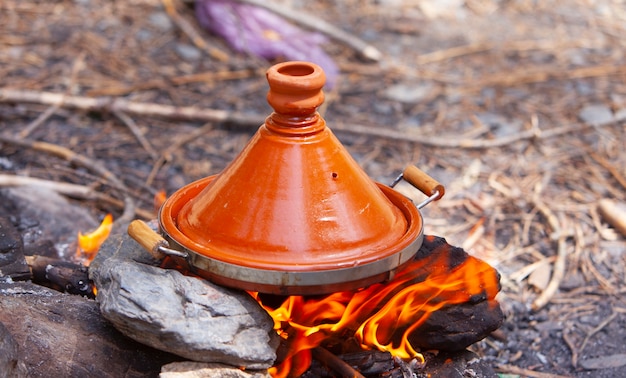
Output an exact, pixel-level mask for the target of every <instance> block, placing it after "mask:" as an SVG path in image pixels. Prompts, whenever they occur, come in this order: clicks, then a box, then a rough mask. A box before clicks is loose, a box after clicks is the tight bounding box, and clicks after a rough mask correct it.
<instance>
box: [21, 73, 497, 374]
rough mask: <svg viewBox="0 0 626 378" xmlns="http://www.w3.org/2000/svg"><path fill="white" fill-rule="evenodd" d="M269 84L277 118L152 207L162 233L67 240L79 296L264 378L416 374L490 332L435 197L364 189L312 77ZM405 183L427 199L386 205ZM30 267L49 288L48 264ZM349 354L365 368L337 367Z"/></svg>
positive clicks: (151, 229) (481, 287)
mask: <svg viewBox="0 0 626 378" xmlns="http://www.w3.org/2000/svg"><path fill="white" fill-rule="evenodd" d="M268 81H269V83H270V92H269V94H268V101H269V103H270V105H272V107H273V108H274V110H275V112H274V113H272V115H270V116H269V117H268V119H267V121H266V123H265V125H263V126H262V127H261V129H259V132H258V133H257V134H256V135H255V136H254V137H253V138H252V140H251V142H250V143H249V144H248V146H247V147H246V148H245V149H244V151H243V152H242V153H241V155H240V156H239V157H238V158H237V159H235V160H234V161H233V162H232V163H231V164H230V165H229V167H227V168H226V169H225V170H224V171H223V172H222V173H220V174H219V175H216V176H210V177H207V178H204V179H201V180H199V181H197V182H194V183H191V184H188V185H187V186H185V187H183V188H182V189H180V190H179V191H177V192H176V193H173V194H172V195H171V196H170V197H169V198H167V199H162V198H161V199H155V202H157V201H158V203H159V204H161V203H162V205H161V206H160V212H159V216H158V219H157V220H156V221H155V222H152V223H151V224H147V223H144V222H142V221H133V222H131V223H130V225H129V227H128V234H129V235H124V234H120V233H117V234H115V235H112V236H109V234H110V232H111V230H112V223H113V219H112V217H111V216H110V215H107V216H106V217H105V218H104V220H103V222H102V224H101V225H100V227H99V228H97V229H95V230H94V231H92V232H89V233H86V234H82V233H81V234H79V235H78V247H77V251H76V255H75V256H74V259H75V260H76V261H77V262H79V263H81V265H79V267H83V266H84V267H89V277H90V278H92V279H93V281H94V283H95V287H93V285H88V286H85V287H82V286H81V287H80V288H79V290H77V292H76V294H83V295H86V296H92V297H93V296H94V295H95V294H96V293H97V301H98V303H99V308H100V311H101V312H102V315H103V316H104V317H105V318H106V319H107V320H109V321H110V322H111V323H112V324H113V325H114V326H115V327H116V328H117V329H118V330H120V331H121V332H122V333H123V334H124V335H126V336H128V337H130V338H132V339H135V340H136V341H138V342H141V343H144V344H146V345H149V346H151V347H154V348H156V349H159V350H162V351H165V352H169V353H173V354H174V355H177V356H180V357H182V358H185V359H188V360H192V361H203V362H219V363H225V364H228V365H231V366H235V367H242V368H243V369H244V370H246V371H249V370H257V369H260V370H263V369H267V371H268V372H269V374H271V376H273V377H297V376H301V375H306V374H307V372H308V371H310V370H311V369H312V368H313V367H312V364H313V361H314V360H318V362H321V363H323V364H326V365H329V366H331V368H330V370H334V371H335V372H336V373H337V374H340V375H344V376H346V375H349V376H359V374H361V373H360V372H359V371H362V370H367V369H369V370H370V372H369V373H368V376H385V375H384V374H387V376H393V375H388V374H392V373H390V372H391V371H393V370H394V369H395V370H398V369H399V370H401V371H406V369H409V370H411V371H412V372H413V373H417V372H419V371H423V369H426V368H427V366H428V364H429V361H432V360H433V358H436V356H437V353H433V352H432V350H440V351H448V352H460V351H463V350H464V349H465V348H466V347H468V346H469V345H471V344H472V343H474V342H476V341H478V340H480V339H482V338H484V337H486V336H487V335H488V334H489V333H490V332H492V331H493V330H495V329H496V328H497V327H499V325H500V324H501V321H502V313H501V311H500V308H499V305H498V303H497V302H496V301H495V296H496V294H497V293H498V291H499V289H500V286H499V275H498V273H497V271H496V270H495V269H494V268H492V267H491V266H490V265H488V264H487V263H485V262H483V261H481V260H479V259H477V258H474V257H472V256H470V255H468V254H467V253H466V252H465V251H463V250H462V249H460V248H456V247H453V246H451V245H449V244H448V243H447V242H446V241H445V239H443V238H440V237H436V236H431V235H425V234H424V221H423V219H422V215H421V212H420V211H419V210H420V209H421V208H422V207H423V206H426V205H427V204H429V203H430V202H432V201H437V200H439V199H440V198H441V197H442V196H443V195H444V191H445V189H444V187H443V186H442V185H441V184H439V183H438V182H437V181H436V180H434V179H432V178H431V177H429V176H428V175H427V174H426V173H424V172H422V171H421V170H419V169H418V168H417V167H414V166H412V165H409V166H408V167H407V168H406V169H405V170H404V172H403V173H402V174H401V175H400V176H399V177H398V179H397V180H396V181H394V183H393V184H392V185H390V186H387V185H383V184H380V183H376V182H374V181H372V180H371V179H370V178H369V177H368V176H367V175H366V174H365V173H364V172H363V171H362V170H361V169H360V167H358V165H357V164H356V163H355V162H354V161H353V160H352V158H351V157H350V156H349V154H348V153H347V152H346V151H345V150H344V149H343V146H342V145H341V144H340V143H339V141H338V140H337V139H336V138H335V137H334V136H333V135H332V133H331V132H330V130H329V129H328V128H327V127H326V124H325V121H324V120H323V119H322V118H321V116H319V114H318V113H317V112H316V109H317V107H318V106H320V104H321V103H322V101H323V92H322V91H321V88H322V87H323V85H324V75H323V72H321V69H320V68H319V67H317V66H316V65H313V64H310V63H306V62H287V63H284V64H280V65H277V66H275V67H273V68H271V69H270V70H269V71H268ZM278 163H280V164H278ZM270 168H271V169H270ZM402 179H404V180H405V181H407V182H408V183H410V184H412V185H413V186H415V187H416V188H417V189H419V190H420V191H421V192H423V193H424V194H425V195H426V200H425V201H424V202H422V203H421V204H419V205H415V204H413V202H412V201H411V200H409V199H408V198H406V197H405V196H403V195H401V194H400V193H398V192H396V191H395V190H394V189H393V186H394V185H395V183H397V182H398V181H400V180H402ZM129 236H130V237H132V239H131V238H130V237H129ZM133 239H134V240H133ZM105 240H106V243H105V246H104V247H102V249H100V246H101V244H102V243H103V242H105ZM99 250H100V252H98V251H99ZM146 250H147V252H149V253H146ZM94 258H95V259H94ZM35 260H36V259H31V261H30V265H31V268H32V267H34V266H36V265H40V266H41V269H43V270H44V271H45V274H44V276H45V278H46V279H47V278H48V272H49V270H50V269H49V266H51V265H50V261H48V260H45V261H44V260H40V261H39V263H38V264H36V261H35ZM78 270H79V271H80V272H81V273H82V274H86V271H87V269H86V268H85V269H83V268H79V269H78ZM77 282H83V283H84V282H88V280H87V279H81V280H80V281H77ZM63 288H65V289H67V288H68V286H67V285H65V286H64V285H63V284H61V285H60V289H61V290H62V289H63ZM96 289H97V290H96ZM66 291H68V290H66ZM224 304H226V307H222V308H218V307H219V306H220V305H224ZM212 306H216V307H215V308H214V307H212ZM207 308H211V310H207ZM222 321H223V322H222ZM232 322H239V323H236V325H233V324H231V323H232ZM207 332H217V333H215V334H213V333H212V334H211V336H207V335H206V333H207ZM240 333H244V334H245V337H243V336H241V334H240ZM235 339H236V340H238V341H237V342H234V341H233V340H235ZM205 342H207V343H209V344H211V343H214V344H211V345H209V346H205V345H204V344H203V343H205ZM215 343H217V344H215ZM200 344H202V345H200ZM250 344H251V345H250ZM355 353H356V354H357V355H358V356H363V353H365V354H367V355H368V356H369V357H368V358H365V359H363V358H357V359H356V360H355V359H352V360H351V362H345V361H347V360H350V355H351V354H352V355H354V354H355ZM338 355H341V356H342V358H343V359H342V358H339V357H337V356H338ZM373 356H376V357H373ZM381 356H382V357H381ZM376 358H378V359H379V360H377V361H385V363H378V365H377V368H376V369H374V370H372V369H371V365H375V364H374V362H372V361H373V360H374V359H376ZM380 358H382V359H380ZM357 360H358V361H357ZM338 361H339V362H338ZM364 361H369V362H364ZM367 364H369V365H368V366H369V367H367V369H366V366H365V365H367ZM381 366H382V367H381ZM329 374H331V375H332V374H333V373H332V372H331V373H329ZM381 374H382V375H381ZM402 374H405V373H402ZM361 376H363V375H361Z"/></svg>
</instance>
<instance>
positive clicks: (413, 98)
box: [385, 83, 435, 104]
mask: <svg viewBox="0 0 626 378" xmlns="http://www.w3.org/2000/svg"><path fill="white" fill-rule="evenodd" d="M434 90H435V89H434V88H433V86H432V84H430V83H418V84H404V83H402V84H396V85H394V86H391V87H389V88H387V89H386V90H385V97H386V98H388V99H390V100H393V101H398V102H402V103H408V104H415V103H418V102H421V101H425V100H426V99H428V98H429V97H430V96H432V94H433V91H434Z"/></svg>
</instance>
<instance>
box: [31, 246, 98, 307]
mask: <svg viewBox="0 0 626 378" xmlns="http://www.w3.org/2000/svg"><path fill="white" fill-rule="evenodd" d="M26 262H27V263H28V266H29V267H30V271H31V274H32V280H33V282H34V283H36V284H39V285H43V286H46V287H49V288H51V289H55V290H58V291H60V292H66V293H69V294H77V295H84V296H86V297H88V298H95V296H96V293H95V287H94V285H93V282H91V280H90V279H89V272H88V269H87V267H86V266H84V265H82V264H76V263H73V262H69V261H63V260H60V259H56V258H50V257H45V256H26Z"/></svg>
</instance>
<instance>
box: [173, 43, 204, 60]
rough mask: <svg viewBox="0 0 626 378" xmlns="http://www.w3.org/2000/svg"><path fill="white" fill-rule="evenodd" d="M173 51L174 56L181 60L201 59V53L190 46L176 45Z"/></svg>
mask: <svg viewBox="0 0 626 378" xmlns="http://www.w3.org/2000/svg"><path fill="white" fill-rule="evenodd" d="M174 50H176V54H177V55H178V56H179V57H180V58H181V59H183V60H187V61H196V60H199V59H200V58H202V51H200V50H199V49H197V48H196V47H194V46H191V45H187V44H184V43H177V44H176V45H174Z"/></svg>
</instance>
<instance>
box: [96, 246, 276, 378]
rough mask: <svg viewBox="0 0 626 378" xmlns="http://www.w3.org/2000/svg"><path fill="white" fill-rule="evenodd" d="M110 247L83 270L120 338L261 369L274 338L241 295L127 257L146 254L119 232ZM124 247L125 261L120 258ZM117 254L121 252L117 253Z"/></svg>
mask: <svg viewBox="0 0 626 378" xmlns="http://www.w3.org/2000/svg"><path fill="white" fill-rule="evenodd" d="M111 239H112V240H111V243H109V245H108V247H107V248H108V249H109V250H108V251H107V252H106V253H109V254H111V249H114V247H113V248H112V246H117V247H118V250H117V251H116V252H115V251H114V253H113V254H112V255H111V257H109V258H108V259H104V260H103V259H102V258H98V261H97V262H96V261H94V262H95V263H96V264H95V266H94V263H92V264H91V266H90V273H91V276H92V279H93V280H94V283H95V285H96V287H97V288H98V295H97V301H98V302H99V304H100V310H101V312H102V315H103V316H104V317H105V318H106V319H107V320H109V321H110V322H111V323H113V325H115V327H116V328H117V329H118V330H120V331H121V332H122V333H124V334H125V335H127V336H128V337H130V338H132V339H134V340H137V341H139V342H142V343H144V344H146V345H149V346H152V347H154V348H157V349H159V350H163V351H167V352H170V353H174V354H176V355H179V356H182V357H185V358H187V359H190V360H193V361H199V362H220V363H225V364H229V365H231V366H236V367H239V366H244V367H246V368H247V369H266V368H268V367H270V366H272V364H273V362H274V360H275V359H276V348H277V347H278V343H279V338H278V335H277V334H276V332H275V331H274V330H273V320H272V319H271V317H270V316H269V315H268V314H267V312H265V310H263V309H262V308H261V306H260V305H259V304H258V303H257V302H256V301H255V300H254V299H252V297H250V296H249V295H248V294H246V293H245V292H241V291H236V290H232V289H227V288H223V287H221V286H217V285H214V284H213V283H211V282H209V281H206V280H203V279H200V278H196V277H188V276H184V275H183V274H181V273H180V272H178V271H175V270H167V269H162V268H158V267H154V266H151V265H147V264H142V263H137V262H136V261H133V259H138V260H142V259H143V260H146V259H147V260H148V261H147V262H148V263H151V262H150V260H149V259H150V256H149V255H148V253H146V252H145V251H144V252H142V253H141V254H139V251H138V249H141V247H139V246H138V245H137V244H136V243H135V242H134V241H133V240H132V239H130V238H129V237H127V236H125V235H121V236H118V237H115V238H111ZM126 247H128V252H129V255H131V256H133V257H131V258H126V259H123V258H120V257H121V256H120V254H123V253H124V252H125V251H124V250H125V249H126ZM120 251H122V252H120Z"/></svg>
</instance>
